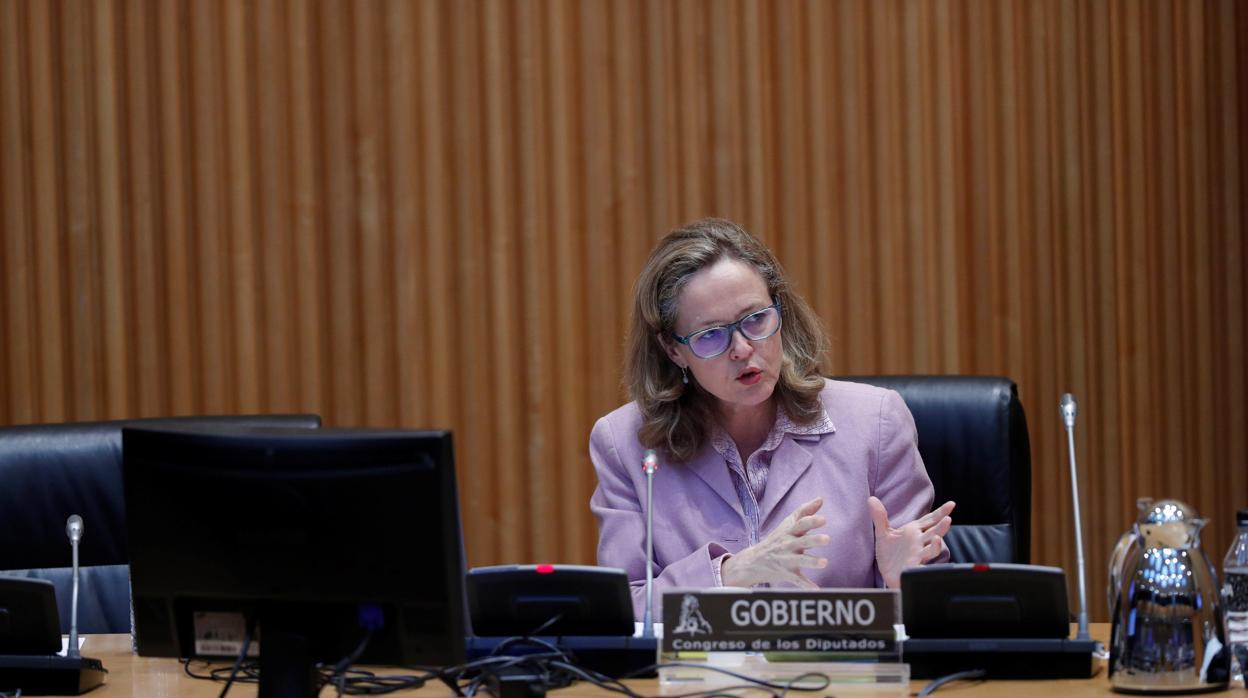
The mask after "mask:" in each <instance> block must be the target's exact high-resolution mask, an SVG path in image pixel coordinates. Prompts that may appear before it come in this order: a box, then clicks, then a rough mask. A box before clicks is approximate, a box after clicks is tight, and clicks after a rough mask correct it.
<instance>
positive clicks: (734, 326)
mask: <svg viewBox="0 0 1248 698" xmlns="http://www.w3.org/2000/svg"><path fill="white" fill-rule="evenodd" d="M772 308H775V309H776V313H777V314H778V315H779V324H777V325H776V330H775V332H772V333H771V334H769V335H767V336H766V337H760V338H758V339H753V338H752V337H750V336H749V335H748V334H746V333H745V330H742V329H741V323H743V322H745V320H746V318H749V317H753V316H755V315H758V314H759V313H761V312H763V311H766V310H771V309H772ZM783 325H784V312H783V309H782V306H781V305H780V301H778V300H777V301H776V302H774V303H772V304H771V305H768V306H765V307H762V308H759V309H758V310H752V311H750V312H748V313H746V314H745V315H742V316H741V317H740V318H738V319H737V321H736V322H731V323H728V324H727V325H716V326H714V327H707V328H705V329H701V330H698V331H697V332H690V333H689V334H687V335H685V336H684V337H681V336H680V335H678V334H672V339H674V340H676V341H677V342H680V343H681V344H683V345H685V346H687V347H689V351H693V346H692V345H691V344H690V343H689V342H690V341H692V339H693V338H694V337H696V336H697V335H700V334H703V333H705V332H712V331H714V330H728V343H727V344H725V345H724V348H723V350H722V351H719V352H717V353H715V354H711V355H710V356H702V355H700V354H698V352H696V351H693V355H694V356H696V357H698V358H699V359H713V358H715V357H716V356H720V355H721V354H723V353H724V352H726V351H728V349H729V347H731V346H732V333H733V332H740V333H741V336H742V337H745V338H746V339H748V340H749V341H751V342H761V341H763V340H764V339H770V338H772V337H774V336H776V332H779V331H780V328H781V327H782V326H783Z"/></svg>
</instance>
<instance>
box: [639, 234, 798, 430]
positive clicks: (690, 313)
mask: <svg viewBox="0 0 1248 698" xmlns="http://www.w3.org/2000/svg"><path fill="white" fill-rule="evenodd" d="M773 302H774V301H773V300H772V298H771V295H770V294H769V293H768V292H767V283H766V282H765V281H763V277H762V276H761V275H760V274H759V273H758V272H757V271H756V270H755V269H754V268H753V267H751V266H750V265H748V264H746V263H744V262H741V261H740V260H736V259H732V258H729V257H725V258H722V259H720V260H719V261H718V262H715V263H714V264H712V265H711V266H709V267H706V268H705V269H702V270H701V271H698V272H697V273H695V274H694V275H693V276H691V277H690V278H689V281H688V282H687V283H686V284H685V288H684V289H683V290H682V291H681V292H680V297H679V298H678V299H677V301H676V327H675V333H676V334H677V335H680V336H682V337H684V336H688V335H689V334H691V333H693V332H698V331H701V330H705V329H707V328H710V327H717V326H720V325H728V324H731V323H734V322H736V321H738V320H740V319H741V318H743V317H745V316H746V315H749V314H751V313H755V312H757V311H759V310H762V309H764V308H766V307H768V306H770V305H771V304H772V303H773ZM782 331H783V329H782V330H780V332H782ZM780 332H776V333H775V334H773V335H771V336H770V337H768V338H766V339H762V340H757V341H753V340H749V339H746V338H745V336H744V335H743V334H741V332H740V331H733V333H732V338H731V343H730V344H729V345H728V350H727V351H725V352H724V353H722V354H720V355H719V356H715V357H712V358H709V359H703V358H700V357H698V356H697V355H695V354H694V353H693V351H692V350H691V349H690V348H689V347H688V346H687V345H684V344H681V343H680V342H677V341H676V340H674V339H671V338H670V337H668V338H664V339H665V341H664V345H665V346H666V347H667V353H668V356H669V357H671V359H672V361H674V362H676V364H677V365H678V366H684V367H688V369H689V372H690V373H692V374H693V377H694V378H695V379H697V381H698V384H699V385H701V386H702V387H703V388H705V389H706V390H707V392H709V393H711V394H712V395H714V396H715V397H717V398H719V400H720V401H721V403H723V406H724V407H729V408H731V407H752V406H756V405H761V404H763V403H764V402H766V401H767V399H768V398H770V397H771V394H772V392H773V391H774V390H775V388H776V382H777V381H778V380H779V378H780V364H781V360H782V357H783V349H782V345H781V341H780Z"/></svg>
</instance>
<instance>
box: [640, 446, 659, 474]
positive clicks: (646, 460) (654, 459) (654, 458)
mask: <svg viewBox="0 0 1248 698" xmlns="http://www.w3.org/2000/svg"><path fill="white" fill-rule="evenodd" d="M658 469H659V456H658V454H656V453H655V452H654V449H653V448H647V449H646V455H645V456H644V457H642V459H641V471H642V472H643V473H645V474H647V475H649V474H651V473H653V472H654V471H656V470H658Z"/></svg>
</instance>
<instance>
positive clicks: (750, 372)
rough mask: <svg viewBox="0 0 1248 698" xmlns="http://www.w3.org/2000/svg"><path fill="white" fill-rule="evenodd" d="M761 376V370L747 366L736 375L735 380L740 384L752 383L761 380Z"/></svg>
mask: <svg viewBox="0 0 1248 698" xmlns="http://www.w3.org/2000/svg"><path fill="white" fill-rule="evenodd" d="M762 378H763V372H762V371H760V370H759V369H757V368H748V369H746V370H744V371H742V372H741V375H739V376H737V380H738V381H740V382H741V384H742V385H754V384H755V383H757V382H759V381H760V380H762Z"/></svg>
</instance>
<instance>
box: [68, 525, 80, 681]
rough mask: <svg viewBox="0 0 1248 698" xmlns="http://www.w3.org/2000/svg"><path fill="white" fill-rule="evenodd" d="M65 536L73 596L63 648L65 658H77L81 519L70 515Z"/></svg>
mask: <svg viewBox="0 0 1248 698" xmlns="http://www.w3.org/2000/svg"><path fill="white" fill-rule="evenodd" d="M65 534H66V535H68V536H69V548H70V550H71V551H73V565H74V568H73V574H74V581H73V594H72V596H71V597H70V603H69V643H68V647H66V648H65V656H66V657H77V656H80V655H79V654H78V543H79V542H80V541H81V540H82V517H81V516H79V515H77V514H72V515H71V516H70V517H69V520H67V521H66V522H65Z"/></svg>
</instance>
